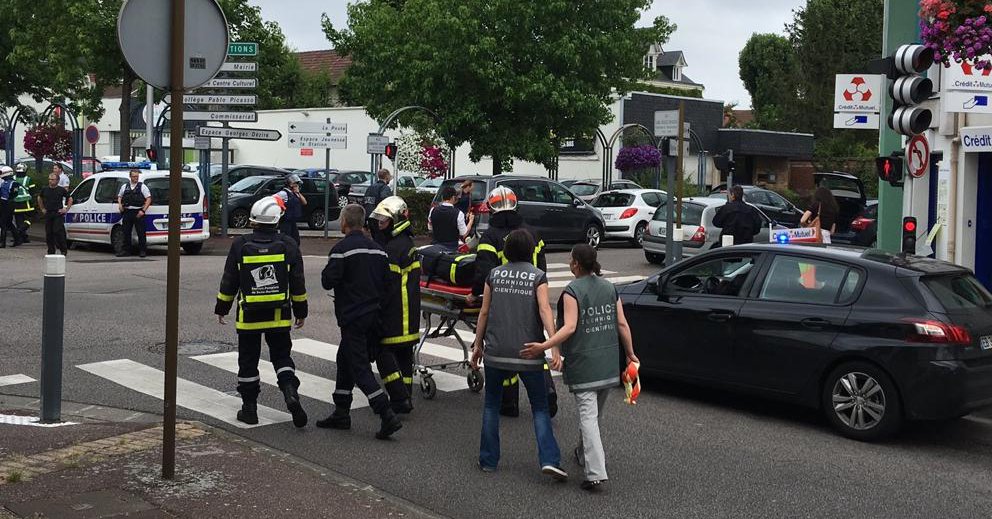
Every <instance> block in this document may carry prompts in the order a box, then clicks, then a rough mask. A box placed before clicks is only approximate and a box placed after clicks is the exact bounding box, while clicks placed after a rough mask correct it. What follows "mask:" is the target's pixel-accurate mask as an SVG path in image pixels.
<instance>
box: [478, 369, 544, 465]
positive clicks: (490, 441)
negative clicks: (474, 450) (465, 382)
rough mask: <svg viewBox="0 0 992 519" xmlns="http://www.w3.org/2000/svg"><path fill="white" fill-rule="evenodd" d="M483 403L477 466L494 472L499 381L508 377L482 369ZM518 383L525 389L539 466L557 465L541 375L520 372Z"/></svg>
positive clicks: (499, 393) (496, 460)
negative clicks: (531, 416)
mask: <svg viewBox="0 0 992 519" xmlns="http://www.w3.org/2000/svg"><path fill="white" fill-rule="evenodd" d="M485 370H486V371H485V376H486V403H485V408H484V409H483V412H482V439H481V442H480V446H479V465H481V466H482V467H484V468H492V469H495V468H496V466H497V465H498V464H499V406H500V403H501V402H502V400H503V384H502V381H503V379H505V378H506V377H508V376H510V375H512V373H511V372H509V371H506V370H502V369H499V368H493V367H489V366H485ZM519 375H520V381H521V382H523V384H524V387H525V388H527V398H528V399H529V400H530V407H531V411H532V412H533V413H534V435H535V436H537V457H538V460H540V463H541V466H542V467H543V466H545V465H554V466H556V467H557V466H559V465H560V464H561V451H560V450H559V449H558V441H557V440H555V431H554V429H552V427H551V415H550V414H549V413H548V389H547V386H545V383H544V372H543V371H540V370H537V371H521V372H519Z"/></svg>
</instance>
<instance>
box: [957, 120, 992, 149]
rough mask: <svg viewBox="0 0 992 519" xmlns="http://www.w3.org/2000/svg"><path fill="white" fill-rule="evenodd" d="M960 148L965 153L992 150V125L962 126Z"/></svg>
mask: <svg viewBox="0 0 992 519" xmlns="http://www.w3.org/2000/svg"><path fill="white" fill-rule="evenodd" d="M961 148H962V149H963V150H964V152H965V153H982V152H992V126H983V127H976V128H962V129H961Z"/></svg>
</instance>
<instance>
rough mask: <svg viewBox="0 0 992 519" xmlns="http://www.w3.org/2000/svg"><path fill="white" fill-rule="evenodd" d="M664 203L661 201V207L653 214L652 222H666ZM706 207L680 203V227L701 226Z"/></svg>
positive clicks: (666, 213) (666, 209)
mask: <svg viewBox="0 0 992 519" xmlns="http://www.w3.org/2000/svg"><path fill="white" fill-rule="evenodd" d="M666 203H667V202H666V201H665V200H662V201H661V205H660V206H658V209H657V210H656V211H655V213H654V220H655V221H658V222H664V221H666V217H667V216H668V207H667V205H666ZM705 209H706V206H703V205H698V204H691V203H686V202H682V225H701V224H702V221H703V211H704V210H705Z"/></svg>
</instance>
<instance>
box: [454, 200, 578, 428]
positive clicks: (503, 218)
mask: <svg viewBox="0 0 992 519" xmlns="http://www.w3.org/2000/svg"><path fill="white" fill-rule="evenodd" d="M486 203H487V204H488V205H489V211H490V214H491V216H490V218H489V228H488V229H486V232H484V233H483V234H482V237H481V238H480V239H479V247H478V250H477V251H476V257H475V283H473V286H472V297H471V300H470V302H471V303H476V302H478V301H480V300H481V298H482V291H483V290H484V288H485V285H486V278H487V277H488V276H489V271H491V270H492V269H494V268H496V267H498V266H500V265H503V264H505V263H506V258H504V257H503V244H504V242H505V241H506V237H507V235H509V234H510V233H511V232H513V231H514V230H516V229H521V228H522V229H526V230H527V231H528V232H530V233H531V234H532V235H533V236H534V243H536V244H537V245H536V247H534V257H533V260H532V263H533V264H534V266H535V267H537V268H539V269H541V270H543V271H545V272H547V270H548V264H547V260H546V259H545V257H544V240H542V239H541V237H540V236H539V235H538V233H537V231H535V230H533V229H530V228H528V227H527V226H526V225H524V219H523V218H522V217H521V216H520V214H519V213H517V195H516V193H514V192H513V190H511V189H510V188H508V187H497V188H496V189H493V190H492V191H491V192H490V193H489V197H488V199H487V200H486ZM544 375H545V383H546V385H547V387H548V410H549V412H550V413H551V416H552V417H554V416H555V415H556V414H558V394H557V391H556V390H555V385H554V381H553V380H552V379H551V371H550V369H549V368H548V364H547V362H545V364H544ZM519 395H520V377H518V376H517V375H516V374H514V375H513V376H510V377H509V378H506V379H504V380H503V402H502V405H501V407H500V411H499V412H500V414H502V415H503V416H519V415H520V404H519V401H520V398H519Z"/></svg>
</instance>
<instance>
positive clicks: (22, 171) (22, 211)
mask: <svg viewBox="0 0 992 519" xmlns="http://www.w3.org/2000/svg"><path fill="white" fill-rule="evenodd" d="M14 171H15V173H14V182H17V186H18V188H17V195H16V196H14V225H15V226H16V227H17V232H18V233H19V234H20V238H21V243H31V240H30V239H29V238H28V228H29V227H31V215H32V214H33V213H34V206H32V205H31V201H32V200H33V199H34V188H35V186H34V179H32V178H31V177H30V176H29V175H28V166H27V164H24V163H23V162H22V163H20V164H18V165H17V167H16V168H15V169H14Z"/></svg>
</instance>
